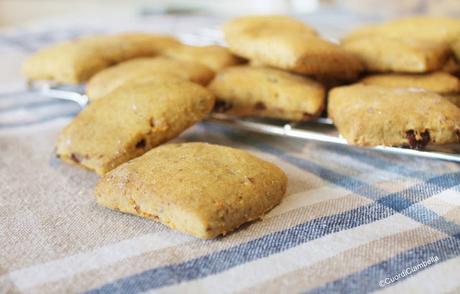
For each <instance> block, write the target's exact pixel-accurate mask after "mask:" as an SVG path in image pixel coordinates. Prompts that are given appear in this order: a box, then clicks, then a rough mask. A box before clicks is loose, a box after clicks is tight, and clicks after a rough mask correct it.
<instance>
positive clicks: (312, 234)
mask: <svg viewBox="0 0 460 294" xmlns="http://www.w3.org/2000/svg"><path fill="white" fill-rule="evenodd" d="M258 147H262V149H263V151H264V152H267V153H271V154H275V155H278V156H279V157H281V158H282V159H284V160H287V161H289V162H290V163H291V164H294V165H296V166H298V167H300V168H302V169H306V170H308V171H310V172H313V173H315V174H317V175H319V176H320V177H322V178H324V179H326V180H328V181H330V182H333V183H335V184H338V185H340V186H342V187H345V188H347V189H349V190H351V191H353V192H355V193H358V194H362V195H365V196H368V197H369V196H370V197H369V198H372V199H376V201H375V202H374V203H372V204H369V205H365V206H362V207H359V208H356V209H353V210H350V211H347V212H343V213H340V214H337V215H332V216H327V217H322V218H318V219H315V220H312V221H309V222H306V223H303V224H300V225H297V226H294V227H291V228H289V229H286V230H283V231H279V232H276V233H272V234H269V235H266V236H263V237H261V238H258V239H255V240H252V241H250V242H247V243H243V244H240V245H237V246H235V247H232V248H229V249H225V250H222V251H218V252H215V253H212V254H209V255H206V256H202V257H198V258H195V259H192V260H189V261H186V262H183V263H179V264H173V265H168V266H164V267H158V268H154V269H150V270H147V271H144V272H142V273H139V274H136V275H133V276H129V277H126V278H122V279H119V280H117V281H115V282H113V283H109V284H106V285H104V286H102V287H100V288H97V289H94V290H91V291H89V292H88V293H113V292H116V293H136V292H142V291H146V290H149V289H155V288H161V287H165V286H168V285H173V284H177V283H180V282H184V281H190V280H194V279H199V278H204V277H206V276H209V275H212V274H216V273H219V272H223V271H225V270H228V269H230V268H232V267H235V266H237V265H240V264H243V263H246V262H249V261H252V260H256V259H260V258H263V257H266V256H269V255H271V254H275V253H278V252H281V251H284V250H287V249H289V248H292V247H295V246H298V245H300V244H302V243H305V242H308V241H310V240H313V239H316V238H320V237H323V236H325V235H327V234H331V233H335V232H339V231H341V230H346V229H351V228H354V227H357V226H360V225H363V224H367V223H371V222H374V221H377V220H380V219H384V218H386V217H388V216H390V215H392V214H394V213H396V212H402V213H403V212H404V210H405V209H406V208H408V207H409V206H410V205H413V204H415V201H410V200H407V199H404V198H403V197H402V196H404V195H405V192H404V191H415V190H416V191H420V192H421V193H422V194H423V197H419V198H418V200H421V199H426V198H428V197H430V196H432V195H435V194H437V193H439V192H440V191H442V190H445V189H449V188H450V187H451V184H452V182H451V181H450V180H448V181H446V182H444V181H442V177H443V176H439V177H437V178H436V179H434V180H432V181H434V182H436V183H437V182H440V184H439V185H438V186H434V187H433V185H432V184H431V183H430V182H427V184H426V186H425V184H420V185H417V186H416V188H410V189H407V190H404V191H401V192H398V193H392V194H389V195H387V196H385V194H384V193H383V191H381V190H379V189H376V188H374V187H372V186H370V185H367V184H365V183H363V182H361V181H359V180H356V179H353V178H350V177H347V176H345V175H341V174H339V173H336V172H334V171H331V170H328V169H326V168H323V167H321V166H319V165H317V164H315V163H313V162H310V161H308V160H305V159H303V158H299V157H295V156H291V155H288V154H284V153H283V152H282V151H281V150H278V149H275V148H273V147H269V146H266V145H262V146H258ZM459 175H460V173H458V174H456V176H459ZM445 176H446V177H447V178H450V177H452V175H451V174H448V175H445ZM410 193H412V192H410ZM396 196H398V197H396ZM379 198H381V199H382V201H379ZM426 211H427V209H426V208H424V209H421V210H420V211H419V213H418V214H421V215H423V214H424V213H426ZM403 214H404V213H403ZM418 214H417V215H415V216H414V217H416V219H417V220H420V221H421V222H422V221H425V219H424V218H423V217H421V216H420V215H418ZM435 215H436V214H435ZM436 220H438V221H439V224H438V223H436V229H439V230H441V231H445V230H446V227H447V229H448V230H449V231H450V230H452V227H453V229H454V230H455V229H458V228H455V224H453V223H450V222H448V221H445V220H444V221H443V220H442V218H440V217H439V216H437V217H436Z"/></svg>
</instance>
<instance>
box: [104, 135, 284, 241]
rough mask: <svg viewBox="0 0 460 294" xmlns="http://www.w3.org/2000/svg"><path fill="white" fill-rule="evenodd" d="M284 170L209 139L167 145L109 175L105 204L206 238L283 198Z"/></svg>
mask: <svg viewBox="0 0 460 294" xmlns="http://www.w3.org/2000/svg"><path fill="white" fill-rule="evenodd" d="M286 186H287V177H286V175H285V174H284V172H283V171H282V170H281V169H280V168H278V167H277V166H275V165H274V164H272V163H269V162H267V161H264V160H261V159H259V158H257V157H255V156H253V155H251V154H249V153H248V152H246V151H242V150H238V149H234V148H230V147H224V146H218V145H211V144H205V143H183V144H167V145H164V146H161V147H158V148H155V149H153V150H151V151H149V152H147V153H145V154H144V155H142V156H141V157H139V158H136V159H133V160H131V161H129V162H127V163H125V164H123V165H121V166H119V167H117V168H116V169H114V170H112V171H111V172H110V173H108V174H107V175H105V176H104V177H103V178H102V179H101V180H100V182H99V183H98V184H97V186H96V190H95V194H96V199H97V202H98V203H99V204H100V205H102V206H105V207H108V208H111V209H115V210H119V211H122V212H125V213H131V214H135V215H138V216H142V217H145V218H150V219H154V220H158V221H160V222H161V223H163V224H165V225H167V226H169V227H170V228H172V229H175V230H178V231H181V232H184V233H187V234H191V235H193V236H195V237H198V238H202V239H210V238H214V237H216V236H219V235H224V234H226V233H228V232H231V231H233V230H235V229H236V228H238V227H239V226H241V225H242V224H244V223H246V222H249V221H252V220H255V219H258V218H260V217H261V216H263V215H264V214H265V213H266V212H267V211H269V210H270V209H272V208H273V207H274V206H275V205H277V204H278V203H280V201H281V200H282V198H283V196H284V194H285V191H286Z"/></svg>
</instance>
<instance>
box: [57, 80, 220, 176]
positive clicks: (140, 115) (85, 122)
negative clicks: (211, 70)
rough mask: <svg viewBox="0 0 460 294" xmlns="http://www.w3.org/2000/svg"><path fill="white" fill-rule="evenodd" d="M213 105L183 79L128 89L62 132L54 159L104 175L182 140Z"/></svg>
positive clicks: (102, 101)
mask: <svg viewBox="0 0 460 294" xmlns="http://www.w3.org/2000/svg"><path fill="white" fill-rule="evenodd" d="M213 105H214V97H213V95H212V94H211V93H210V92H209V91H208V90H207V89H206V88H203V87H202V86H200V85H197V84H194V83H192V82H189V81H186V80H183V79H179V78H172V77H157V78H156V79H152V80H149V81H147V82H144V83H138V84H132V85H127V86H125V87H121V88H119V89H118V90H115V91H113V92H112V93H111V94H110V95H109V96H107V97H105V98H104V99H100V100H96V101H94V102H93V103H91V104H90V105H89V106H88V107H86V108H85V109H83V110H82V111H81V112H80V113H79V114H78V115H77V117H76V118H75V119H74V120H72V121H71V122H70V124H69V125H68V126H66V127H65V128H64V129H63V130H62V131H61V133H60V135H59V137H58V140H57V143H56V154H57V156H58V157H60V158H61V159H62V160H64V161H66V162H69V163H72V164H76V165H79V166H82V167H85V168H88V169H90V170H94V171H96V172H97V173H98V174H104V173H106V172H108V171H109V170H111V169H113V168H115V167H116V166H118V165H120V164H122V163H123V162H126V161H128V160H130V159H132V158H134V157H137V156H140V155H142V154H143V153H145V152H146V151H148V150H149V149H151V148H153V147H155V146H157V145H159V144H161V143H164V142H166V141H168V140H170V139H172V138H174V137H176V136H178V135H179V134H180V133H181V132H183V131H184V130H185V129H187V128H188V127H190V126H192V125H193V124H194V123H196V122H198V121H200V120H201V119H203V118H204V117H205V116H206V115H207V114H208V113H209V111H210V110H211V109H212V107H213Z"/></svg>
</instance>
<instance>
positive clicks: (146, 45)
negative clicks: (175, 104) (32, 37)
mask: <svg viewBox="0 0 460 294" xmlns="http://www.w3.org/2000/svg"><path fill="white" fill-rule="evenodd" d="M177 44H179V42H178V41H177V40H176V39H174V38H172V37H169V36H162V35H152V34H144V33H122V34H118V35H111V36H95V37H85V38H81V39H77V40H73V41H68V42H63V43H59V44H56V45H53V46H51V47H47V48H44V49H42V50H40V51H38V52H37V53H35V54H34V55H32V56H31V57H30V58H29V59H28V60H27V61H26V62H25V64H24V66H23V71H24V74H25V76H26V77H27V78H28V79H30V80H51V81H56V82H60V83H67V84H78V83H82V82H85V81H87V80H88V79H89V78H90V77H91V76H92V75H94V74H95V73H97V72H98V71H100V70H102V69H104V68H106V67H108V66H110V65H113V64H116V63H118V62H121V61H124V60H128V59H131V58H135V57H142V56H153V55H157V54H159V53H161V52H162V51H163V50H165V49H166V48H168V47H170V46H174V45H177Z"/></svg>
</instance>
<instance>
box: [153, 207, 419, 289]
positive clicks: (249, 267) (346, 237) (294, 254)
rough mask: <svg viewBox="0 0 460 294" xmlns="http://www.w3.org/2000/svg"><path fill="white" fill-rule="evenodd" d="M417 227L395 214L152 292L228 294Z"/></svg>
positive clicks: (412, 222)
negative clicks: (215, 273)
mask: <svg viewBox="0 0 460 294" xmlns="http://www.w3.org/2000/svg"><path fill="white" fill-rule="evenodd" d="M420 225H421V224H420V223H418V222H416V221H414V220H412V219H410V218H408V217H405V216H403V215H400V214H395V215H392V216H390V217H388V218H385V219H383V220H379V221H376V222H373V223H370V224H366V225H362V226H359V227H356V228H353V229H349V230H344V231H340V232H337V233H334V234H330V235H327V236H325V237H322V238H320V239H317V240H313V241H310V242H308V243H305V244H302V245H300V246H297V247H294V248H292V249H289V250H286V251H284V252H281V253H278V254H274V255H271V256H269V257H266V258H263V259H259V260H255V261H252V262H249V263H246V264H243V265H240V266H237V267H235V268H232V269H230V270H228V271H225V272H223V273H220V274H217V275H212V276H208V277H206V278H204V279H201V280H194V281H190V282H187V283H182V284H179V285H174V286H170V287H167V288H163V289H160V290H154V291H152V293H153V292H155V293H162V294H163V293H186V292H187V293H190V292H196V293H231V292H236V291H240V290H243V289H244V288H247V287H250V286H253V285H256V284H259V283H263V282H264V281H269V280H270V279H272V278H274V277H277V276H280V275H283V274H286V273H289V272H291V271H295V270H297V269H300V268H303V267H306V266H309V265H312V264H314V263H316V262H319V261H321V260H324V259H326V258H330V257H333V256H335V255H337V254H339V253H341V252H344V251H346V250H349V249H352V248H355V247H357V246H361V245H364V244H367V243H369V242H371V241H374V240H378V239H381V238H383V237H386V236H391V235H394V234H398V233H401V232H404V231H408V230H412V229H415V228H417V227H419V226H420Z"/></svg>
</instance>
